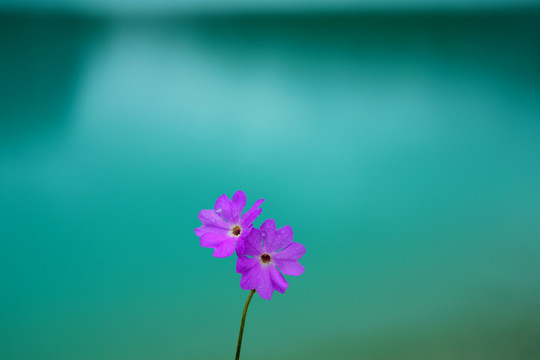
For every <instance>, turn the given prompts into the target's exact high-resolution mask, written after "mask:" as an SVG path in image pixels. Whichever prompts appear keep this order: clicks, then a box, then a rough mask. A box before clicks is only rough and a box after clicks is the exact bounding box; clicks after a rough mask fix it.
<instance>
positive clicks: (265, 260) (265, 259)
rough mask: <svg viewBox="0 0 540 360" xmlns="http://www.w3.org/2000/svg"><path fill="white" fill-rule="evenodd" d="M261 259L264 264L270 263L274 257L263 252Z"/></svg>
mask: <svg viewBox="0 0 540 360" xmlns="http://www.w3.org/2000/svg"><path fill="white" fill-rule="evenodd" d="M261 261H262V262H263V264H268V263H269V262H270V261H272V257H271V256H270V255H268V254H262V255H261Z"/></svg>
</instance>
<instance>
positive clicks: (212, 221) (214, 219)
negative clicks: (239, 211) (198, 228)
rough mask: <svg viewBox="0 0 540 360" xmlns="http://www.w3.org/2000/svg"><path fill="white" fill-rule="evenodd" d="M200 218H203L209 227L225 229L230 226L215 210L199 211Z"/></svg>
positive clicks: (202, 220)
mask: <svg viewBox="0 0 540 360" xmlns="http://www.w3.org/2000/svg"><path fill="white" fill-rule="evenodd" d="M199 220H201V222H202V223H203V225H206V226H208V227H217V228H221V229H225V230H228V229H229V227H230V226H229V224H227V222H225V220H223V219H222V218H221V216H219V215H218V213H216V211H215V210H201V212H199Z"/></svg>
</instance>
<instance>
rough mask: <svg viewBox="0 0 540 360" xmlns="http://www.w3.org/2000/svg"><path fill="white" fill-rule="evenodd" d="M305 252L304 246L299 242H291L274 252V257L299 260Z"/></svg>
mask: <svg viewBox="0 0 540 360" xmlns="http://www.w3.org/2000/svg"><path fill="white" fill-rule="evenodd" d="M305 253H306V247H305V246H304V245H302V244H300V243H297V242H293V243H291V244H290V245H289V246H287V247H285V248H284V249H283V250H281V251H278V252H277V253H275V254H274V256H273V257H274V259H279V260H299V259H300V258H301V257H302V256H303V255H304V254H305Z"/></svg>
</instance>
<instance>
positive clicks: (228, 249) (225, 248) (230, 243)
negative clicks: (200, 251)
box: [212, 237, 236, 258]
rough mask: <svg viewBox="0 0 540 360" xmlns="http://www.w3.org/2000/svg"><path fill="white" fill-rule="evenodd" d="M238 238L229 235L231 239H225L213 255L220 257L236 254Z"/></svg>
mask: <svg viewBox="0 0 540 360" xmlns="http://www.w3.org/2000/svg"><path fill="white" fill-rule="evenodd" d="M235 243H236V239H235V238H233V237H229V240H226V241H223V242H222V243H221V244H220V245H218V246H217V247H216V248H215V250H214V253H213V254H212V256H214V257H218V258H224V257H227V256H231V255H232V254H234V248H235Z"/></svg>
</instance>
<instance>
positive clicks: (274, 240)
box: [261, 219, 293, 252]
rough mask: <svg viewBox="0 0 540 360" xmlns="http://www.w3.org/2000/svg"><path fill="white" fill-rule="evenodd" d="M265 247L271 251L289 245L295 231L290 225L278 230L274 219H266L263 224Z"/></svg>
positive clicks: (262, 232)
mask: <svg viewBox="0 0 540 360" xmlns="http://www.w3.org/2000/svg"><path fill="white" fill-rule="evenodd" d="M261 234H262V237H263V244H264V248H265V249H266V250H267V251H269V252H276V251H278V250H279V249H282V248H284V247H286V246H287V245H289V244H290V243H291V242H292V239H293V231H292V229H291V227H290V226H289V225H286V226H284V227H282V228H281V229H279V230H277V228H276V222H275V221H274V219H269V220H266V221H265V222H264V223H263V224H262V225H261Z"/></svg>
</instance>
